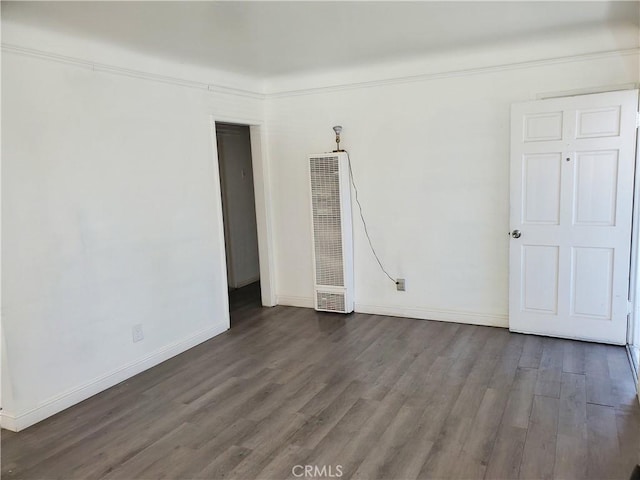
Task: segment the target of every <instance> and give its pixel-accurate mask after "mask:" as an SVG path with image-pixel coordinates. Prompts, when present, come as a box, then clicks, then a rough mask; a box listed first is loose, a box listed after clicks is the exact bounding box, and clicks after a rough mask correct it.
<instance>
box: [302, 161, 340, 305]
mask: <svg viewBox="0 0 640 480" xmlns="http://www.w3.org/2000/svg"><path fill="white" fill-rule="evenodd" d="M310 163H311V201H312V207H313V209H312V210H313V240H314V248H315V253H316V284H317V285H331V286H335V287H343V286H344V268H343V258H342V227H341V213H340V178H339V173H340V167H339V164H338V157H336V156H328V157H313V158H311V159H310ZM318 295H320V294H318ZM322 295H329V294H322ZM335 296H336V297H337V296H338V295H335ZM319 300H320V297H318V305H319V306H320V302H319ZM342 305H343V306H342V309H343V310H344V297H343V298H342ZM320 308H324V307H320Z"/></svg>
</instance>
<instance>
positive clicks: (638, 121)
mask: <svg viewBox="0 0 640 480" xmlns="http://www.w3.org/2000/svg"><path fill="white" fill-rule="evenodd" d="M638 127H640V112H636V128H638Z"/></svg>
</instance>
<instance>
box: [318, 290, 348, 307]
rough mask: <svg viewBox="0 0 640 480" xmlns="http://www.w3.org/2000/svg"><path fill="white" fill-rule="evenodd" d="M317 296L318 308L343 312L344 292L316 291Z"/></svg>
mask: <svg viewBox="0 0 640 480" xmlns="http://www.w3.org/2000/svg"><path fill="white" fill-rule="evenodd" d="M316 295H317V296H318V299H317V301H318V309H319V310H328V311H330V312H344V311H345V308H344V294H342V293H329V292H316Z"/></svg>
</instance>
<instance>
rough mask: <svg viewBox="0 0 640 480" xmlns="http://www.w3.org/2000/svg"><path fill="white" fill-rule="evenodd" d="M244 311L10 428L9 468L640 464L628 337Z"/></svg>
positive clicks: (286, 310)
mask: <svg viewBox="0 0 640 480" xmlns="http://www.w3.org/2000/svg"><path fill="white" fill-rule="evenodd" d="M232 316H233V317H234V322H233V325H236V326H235V327H233V328H232V329H231V330H229V331H228V332H226V333H224V334H222V335H220V336H218V337H216V338H214V339H212V340H209V341H207V342H205V343H203V344H201V345H199V346H197V347H195V348H193V349H191V350H189V351H188V352H186V353H184V354H182V355H179V356H178V357H175V358H173V359H171V360H169V361H167V362H164V363H163V364H161V365H159V366H157V367H155V368H153V369H151V370H148V371H146V372H144V373H142V374H140V375H137V376H136V377H134V378H131V379H130V380H128V381H126V382H123V383H121V384H119V385H117V386H115V387H113V388H111V389H109V390H107V391H105V392H103V393H101V394H99V395H96V396H95V397H92V398H90V399H88V400H86V401H85V402H82V403H81V404H79V405H76V406H75V407H72V408H70V409H68V410H66V411H64V412H62V413H60V414H58V415H56V416H54V417H52V418H49V419H48V420H45V421H43V422H41V423H39V424H37V425H35V426H33V427H31V428H28V429H26V430H24V431H23V432H20V433H17V434H16V433H11V432H4V431H3V433H2V470H1V473H2V478H3V479H13V478H24V479H43V478H60V479H94V478H95V479H98V478H105V479H121V480H129V479H161V478H162V479H188V478H198V479H200V478H202V479H205V478H210V479H214V478H215V479H222V478H225V479H239V480H245V479H252V478H260V479H284V478H295V477H294V476H293V474H292V468H293V467H294V466H295V465H302V466H304V465H311V466H317V467H318V468H322V467H323V466H324V467H325V470H324V472H323V471H319V472H318V471H316V472H312V473H319V474H320V475H316V478H318V477H322V476H324V477H325V478H326V477H328V476H329V474H333V476H334V477H335V476H337V475H338V473H342V478H354V479H355V478H362V479H405V478H406V479H413V478H425V479H426V478H434V479H435V478H470V479H475V478H483V477H484V478H496V479H505V478H530V479H537V478H562V479H568V478H576V479H582V478H590V479H598V480H602V479H613V478H619V479H628V478H629V475H630V473H631V471H632V469H633V466H634V465H635V464H636V462H638V460H639V456H640V407H639V406H638V401H637V398H636V397H635V387H634V383H633V381H632V377H631V373H630V368H629V364H628V361H627V357H626V353H625V350H624V349H623V348H619V347H612V346H606V345H598V344H590V343H582V342H573V341H567V340H559V339H553V338H542V337H536V336H525V335H518V334H512V333H509V332H508V331H507V330H504V329H498V328H489V327H479V326H470V325H460V324H454V323H441V322H430V321H420V320H411V319H402V318H391V317H384V316H375V315H362V314H353V315H349V316H340V315H332V314H322V313H317V312H315V311H313V310H308V309H299V308H290V307H275V308H271V309H266V308H265V309H263V308H259V307H248V308H240V309H237V310H235V311H234V313H233V314H232ZM338 467H339V468H338ZM329 468H330V469H331V470H329ZM301 472H302V470H300V469H298V470H296V473H298V474H299V473H301ZM323 473H324V475H322V474H323ZM307 478H309V477H307Z"/></svg>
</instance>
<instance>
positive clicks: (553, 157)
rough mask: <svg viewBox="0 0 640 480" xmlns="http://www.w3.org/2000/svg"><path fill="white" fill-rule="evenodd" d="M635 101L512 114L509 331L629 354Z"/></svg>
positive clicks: (583, 102)
mask: <svg viewBox="0 0 640 480" xmlns="http://www.w3.org/2000/svg"><path fill="white" fill-rule="evenodd" d="M637 105H638V92H637V91H622V92H611V93H602V94H595V95H582V96H576V97H567V98H558V99H552V100H540V101H535V102H527V103H521V104H515V105H513V106H512V110H511V219H510V221H511V229H512V230H513V231H515V230H518V231H519V232H520V233H521V236H520V237H519V238H512V239H511V246H510V254H509V255H510V259H509V262H510V273H509V327H510V329H511V330H512V331H518V332H526V333H537V334H541V335H551V336H558V337H566V338H580V339H585V340H594V341H599V342H606V343H615V344H624V343H625V341H626V329H627V297H628V285H629V259H630V246H631V215H632V205H633V178H634V164H635V131H636V112H637Z"/></svg>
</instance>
